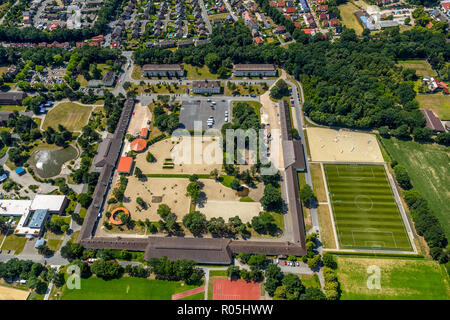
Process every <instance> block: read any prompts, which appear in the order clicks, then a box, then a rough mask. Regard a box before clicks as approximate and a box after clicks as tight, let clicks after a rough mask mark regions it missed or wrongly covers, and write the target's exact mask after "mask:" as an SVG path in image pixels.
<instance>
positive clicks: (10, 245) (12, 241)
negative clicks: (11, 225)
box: [0, 234, 27, 254]
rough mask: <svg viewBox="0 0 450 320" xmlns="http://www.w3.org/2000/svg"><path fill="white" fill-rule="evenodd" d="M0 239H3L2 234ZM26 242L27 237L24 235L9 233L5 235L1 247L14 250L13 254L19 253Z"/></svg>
mask: <svg viewBox="0 0 450 320" xmlns="http://www.w3.org/2000/svg"><path fill="white" fill-rule="evenodd" d="M0 239H1V241H3V236H2V237H1V238H0ZM26 242H27V239H26V238H25V237H19V236H16V235H15V234H10V235H8V236H7V237H6V239H5V242H4V243H3V246H2V247H1V249H2V250H12V251H14V254H19V253H21V252H22V250H23V248H24V247H25V244H26Z"/></svg>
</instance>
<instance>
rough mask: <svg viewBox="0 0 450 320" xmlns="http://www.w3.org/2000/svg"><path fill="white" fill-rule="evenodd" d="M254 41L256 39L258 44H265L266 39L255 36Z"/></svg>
mask: <svg viewBox="0 0 450 320" xmlns="http://www.w3.org/2000/svg"><path fill="white" fill-rule="evenodd" d="M253 41H255V43H256V44H258V45H259V44H263V43H264V40H263V39H262V38H261V37H254V38H253Z"/></svg>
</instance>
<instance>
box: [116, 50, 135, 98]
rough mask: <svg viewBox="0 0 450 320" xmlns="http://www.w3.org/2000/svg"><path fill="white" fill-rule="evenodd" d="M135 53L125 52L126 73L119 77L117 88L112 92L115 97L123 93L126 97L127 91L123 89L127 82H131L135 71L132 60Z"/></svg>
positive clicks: (123, 53)
mask: <svg viewBox="0 0 450 320" xmlns="http://www.w3.org/2000/svg"><path fill="white" fill-rule="evenodd" d="M132 54H133V52H132V51H123V52H122V55H123V56H124V57H125V58H126V59H127V62H126V63H125V67H124V71H123V72H121V74H120V75H119V79H118V80H117V86H116V87H115V88H114V89H113V90H112V93H113V94H114V95H118V94H119V93H122V94H123V95H126V92H125V89H124V88H123V84H124V83H125V82H127V81H131V73H132V71H133V62H132V60H131V56H132Z"/></svg>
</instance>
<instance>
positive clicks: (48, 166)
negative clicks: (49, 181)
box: [30, 146, 78, 178]
mask: <svg viewBox="0 0 450 320" xmlns="http://www.w3.org/2000/svg"><path fill="white" fill-rule="evenodd" d="M77 155H78V151H77V149H75V148H74V147H72V146H68V147H67V148H64V149H55V150H48V149H41V150H38V151H36V152H34V153H33V155H32V156H31V159H30V165H31V166H33V167H34V168H35V170H36V173H37V174H38V175H39V176H40V177H41V178H51V177H54V176H57V175H58V174H59V173H60V172H61V167H62V165H63V164H64V163H65V162H67V161H70V160H73V159H75V158H76V157H77Z"/></svg>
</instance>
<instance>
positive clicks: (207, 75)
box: [183, 63, 218, 80]
mask: <svg viewBox="0 0 450 320" xmlns="http://www.w3.org/2000/svg"><path fill="white" fill-rule="evenodd" d="M183 66H184V70H186V77H187V78H188V79H190V80H199V79H218V75H217V74H212V73H211V72H210V71H209V68H208V67H207V66H206V65H204V66H203V67H196V66H192V65H190V64H184V63H183Z"/></svg>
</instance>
